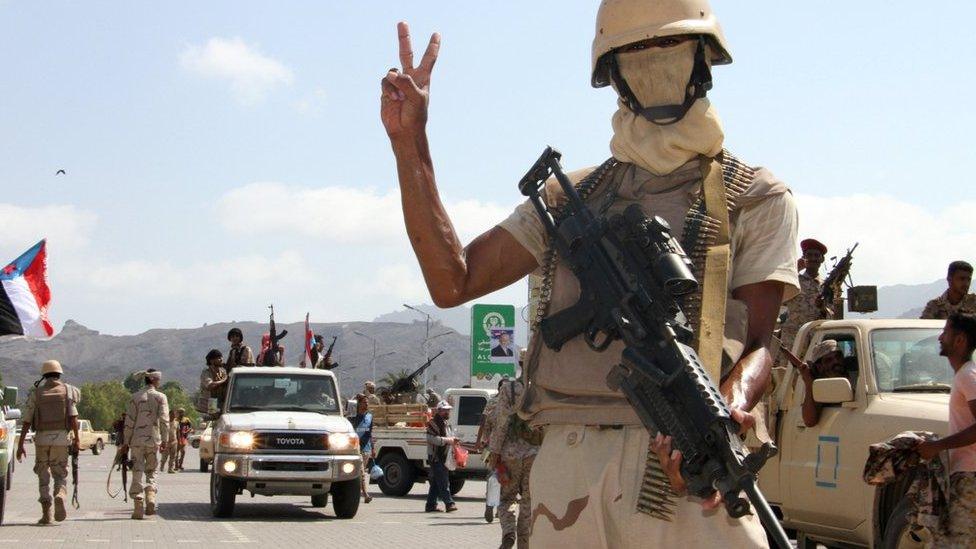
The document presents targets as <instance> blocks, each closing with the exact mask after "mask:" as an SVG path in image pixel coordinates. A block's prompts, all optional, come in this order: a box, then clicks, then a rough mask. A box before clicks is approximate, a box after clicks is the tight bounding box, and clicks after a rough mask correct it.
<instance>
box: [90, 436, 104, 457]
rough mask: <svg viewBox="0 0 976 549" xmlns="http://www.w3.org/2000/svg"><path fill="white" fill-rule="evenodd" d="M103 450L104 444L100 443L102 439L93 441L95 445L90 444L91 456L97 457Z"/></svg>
mask: <svg viewBox="0 0 976 549" xmlns="http://www.w3.org/2000/svg"><path fill="white" fill-rule="evenodd" d="M104 449H105V443H103V442H102V439H98V440H96V441H95V444H92V455H93V456H97V455H98V454H101V453H102V450H104Z"/></svg>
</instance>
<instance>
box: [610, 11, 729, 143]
mask: <svg viewBox="0 0 976 549" xmlns="http://www.w3.org/2000/svg"><path fill="white" fill-rule="evenodd" d="M667 36H697V37H698V49H697V51H696V52H695V65H694V69H693V70H692V73H691V75H690V78H689V81H688V87H687V89H686V91H685V100H684V102H683V103H681V104H676V105H661V106H650V107H645V106H643V105H641V104H640V101H638V100H637V97H636V96H635V95H634V93H633V92H632V91H631V89H630V86H629V85H628V84H627V82H626V81H625V80H624V79H623V78H622V77H621V76H620V71H619V69H618V67H617V59H616V55H614V54H615V53H616V52H617V50H619V49H620V48H622V47H624V46H627V45H630V44H635V43H637V42H642V41H644V40H649V39H652V38H663V37H667ZM706 46H707V47H706ZM706 52H707V55H710V59H709V61H710V62H711V63H710V64H711V65H725V64H728V63H731V62H732V55H731V54H729V48H728V44H727V43H726V41H725V35H724V34H723V33H722V27H721V26H720V25H719V24H718V19H717V18H716V17H715V13H714V12H713V11H712V8H711V6H709V5H708V1H707V0H603V1H602V2H601V3H600V10H599V11H598V12H597V14H596V35H595V36H594V38H593V56H592V75H591V83H592V84H593V87H594V88H602V87H605V86H609V85H610V83H611V82H612V83H613V84H614V85H615V86H616V88H617V92H618V93H619V94H620V98H621V99H622V100H623V101H624V103H625V104H626V105H627V107H628V108H629V109H630V110H632V111H633V112H634V113H636V114H638V115H640V116H643V117H644V118H646V119H648V120H650V121H651V122H654V123H655V124H662V125H666V124H673V123H675V122H677V121H679V120H681V119H682V118H683V117H684V115H685V113H687V112H688V110H689V109H690V108H691V107H692V105H693V104H694V103H695V101H696V100H698V99H701V98H703V97H705V94H706V92H707V91H708V90H710V89H711V88H712V73H711V67H710V64H709V63H706V62H705V56H706Z"/></svg>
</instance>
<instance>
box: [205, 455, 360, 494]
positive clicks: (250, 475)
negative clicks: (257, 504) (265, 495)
mask: <svg viewBox="0 0 976 549" xmlns="http://www.w3.org/2000/svg"><path fill="white" fill-rule="evenodd" d="M214 472H216V473H217V474H219V475H220V476H223V477H228V478H234V479H237V480H239V481H242V482H244V483H246V485H247V486H248V488H249V489H250V488H251V485H252V484H255V483H265V484H266V485H268V484H269V483H270V484H279V483H287V484H308V485H313V484H326V485H328V484H331V483H333V482H342V481H346V480H354V479H359V475H360V474H361V472H362V458H361V457H360V456H359V455H358V454H338V455H337V454H321V455H316V454H312V455H294V454H223V453H221V454H217V455H216V456H215V460H214ZM327 488H328V486H326V489H327Z"/></svg>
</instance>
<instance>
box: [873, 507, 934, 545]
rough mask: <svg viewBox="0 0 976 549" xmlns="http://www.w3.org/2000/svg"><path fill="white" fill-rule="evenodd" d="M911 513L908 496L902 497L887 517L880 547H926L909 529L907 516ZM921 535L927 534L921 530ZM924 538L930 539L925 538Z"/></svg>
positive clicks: (919, 537)
mask: <svg viewBox="0 0 976 549" xmlns="http://www.w3.org/2000/svg"><path fill="white" fill-rule="evenodd" d="M911 512H912V502H911V501H910V500H909V499H908V496H903V497H902V498H901V500H900V501H899V502H898V505H895V508H894V510H892V511H891V514H890V515H888V522H887V523H886V524H887V525H886V526H885V532H884V540H883V541H882V543H881V547H883V548H884V549H914V548H916V547H917V548H919V549H921V548H922V547H926V546H928V544H927V543H926V540H925V539H923V538H922V537H921V536H919V535H918V534H915V533H914V532H912V531H911V530H910V529H909V526H910V524H909V522H910V521H909V520H908V514H909V513H911ZM922 533H923V534H928V531H927V530H923V532H922ZM926 537H930V536H927V535H926Z"/></svg>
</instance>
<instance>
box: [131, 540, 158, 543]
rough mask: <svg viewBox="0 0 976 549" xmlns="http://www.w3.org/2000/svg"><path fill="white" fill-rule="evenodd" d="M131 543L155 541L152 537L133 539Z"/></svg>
mask: <svg viewBox="0 0 976 549" xmlns="http://www.w3.org/2000/svg"><path fill="white" fill-rule="evenodd" d="M129 543H155V541H154V540H151V539H133V540H129Z"/></svg>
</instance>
